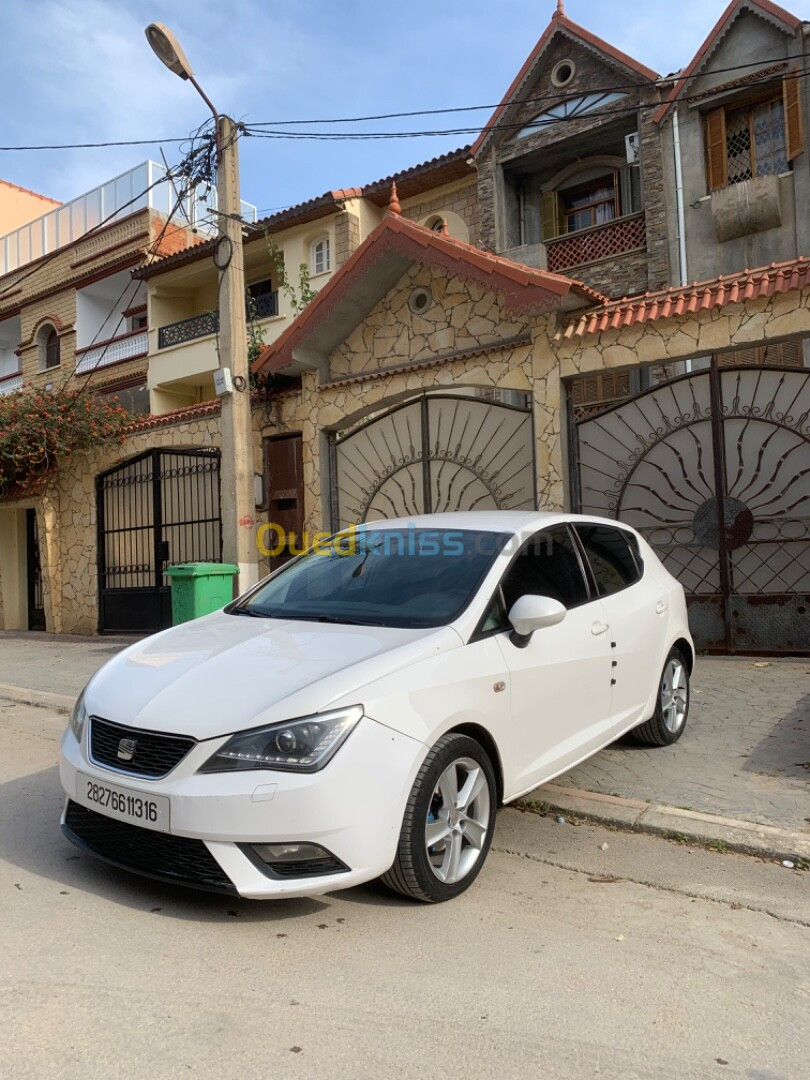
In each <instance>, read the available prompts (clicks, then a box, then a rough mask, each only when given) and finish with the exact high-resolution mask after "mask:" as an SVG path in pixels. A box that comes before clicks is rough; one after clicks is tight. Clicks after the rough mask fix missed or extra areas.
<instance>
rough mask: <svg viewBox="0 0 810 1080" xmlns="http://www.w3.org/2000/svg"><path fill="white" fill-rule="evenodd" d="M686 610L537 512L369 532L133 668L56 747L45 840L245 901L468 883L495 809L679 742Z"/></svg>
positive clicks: (645, 569) (159, 644)
mask: <svg viewBox="0 0 810 1080" xmlns="http://www.w3.org/2000/svg"><path fill="white" fill-rule="evenodd" d="M693 662H694V648H693V645H692V641H691V638H690V636H689V629H688V625H687V618H686V604H685V600H684V594H683V590H682V588H681V586H680V585H679V584H678V582H677V581H676V580H675V579H674V578H673V577H671V576H670V574H669V573H668V572H667V571H666V570H665V569H664V567H663V566H662V565H661V563H660V562H659V561H658V559H657V558H656V556H655V554H654V553H653V551H652V550H651V549H650V547H649V546H648V545H647V543H646V542H645V541H644V539H643V538H642V537H641V536H639V534H638V533H636V532H634V531H633V530H632V529H630V528H628V527H626V526H624V525H620V524H617V523H616V522H615V521H607V520H602V519H598V518H588V517H580V516H575V515H570V514H549V513H539V512H525V513H524V512H516V511H495V512H489V513H485V512H480V513H476V512H470V513H454V514H437V515H433V516H426V517H415V518H412V519H408V520H394V521H384V522H382V521H381V522H374V523H370V524H367V525H365V526H362V527H359V528H357V529H356V530H349V531H348V532H344V533H341V534H338V535H337V536H335V537H332V538H331V539H329V540H322V542H321V543H319V544H317V545H316V546H315V547H314V548H312V549H310V550H309V551H308V552H307V553H306V554H304V555H302V556H299V557H298V558H297V559H294V560H293V561H291V562H289V563H288V564H287V565H286V566H284V567H282V568H281V569H280V570H278V571H276V572H275V573H274V574H272V575H271V576H270V577H268V578H266V579H265V580H264V581H263V582H261V583H260V584H259V585H257V586H256V587H255V588H254V589H252V590H251V591H250V592H248V593H247V594H245V595H244V596H242V597H240V598H239V599H238V600H236V601H234V602H233V603H232V604H230V605H228V606H227V607H226V608H224V610H222V611H219V612H216V613H214V614H212V615H207V616H205V617H203V618H200V619H196V620H194V621H193V622H190V623H186V624H184V625H182V626H178V627H175V628H173V629H171V630H166V631H164V632H162V633H160V634H156V635H155V636H153V637H150V638H146V639H145V640H144V641H142V642H139V643H138V644H136V645H132V646H131V647H130V648H128V649H126V650H125V651H123V652H122V653H120V654H119V655H117V656H116V657H114V658H113V659H112V660H110V661H109V663H107V664H106V665H105V666H104V667H103V668H102V669H101V670H100V671H99V672H98V673H97V674H96V675H94V676H93V678H92V679H91V680H90V682H89V683H88V685H87V686H86V688H85V689H84V691H83V693H82V694H81V696H80V698H79V700H78V702H77V703H76V708H75V711H74V713H73V716H72V718H71V721H70V724H69V725H68V728H67V730H66V731H65V734H64V738H63V740H62V746H61V780H62V785H63V787H64V789H65V792H66V793H67V798H66V802H65V807H64V812H63V816H62V828H63V830H64V832H65V834H66V835H67V836H68V837H69V839H70V840H72V841H73V842H74V843H75V844H77V845H79V846H80V847H82V848H85V849H87V850H89V851H91V852H93V853H94V854H95V855H97V856H99V857H101V858H102V859H105V860H107V861H108V862H110V863H113V864H115V865H117V866H120V867H125V868H127V869H129V870H133V871H136V872H138V873H141V874H145V875H147V876H150V877H153V878H157V879H161V880H165V881H170V882H179V883H184V884H188V885H193V886H197V887H201V888H206V889H213V890H222V891H226V892H231V893H237V894H239V895H240V896H244V897H278V896H306V895H314V894H318V893H324V892H329V891H332V890H335V889H341V888H347V887H349V886H352V885H357V884H359V883H360V882H364V881H369V880H371V879H373V878H379V877H381V878H382V879H383V881H384V882H386V883H387V884H388V885H389V886H390V887H391V888H393V889H395V890H396V891H398V892H400V893H403V894H405V895H406V896H409V897H414V898H416V899H419V900H424V901H433V902H435V901H442V900H448V899H451V898H452V897H454V896H457V895H458V894H459V893H461V892H463V891H464V890H465V889H466V888H468V886H469V885H470V884H471V883H472V882H473V881H474V879H475V877H476V876H477V874H478V873H479V872H480V870H481V868H482V866H483V864H484V860H485V859H486V856H487V852H488V850H489V847H490V844H491V842H492V832H493V826H494V819H495V812H496V809H497V808H498V806H499V805H502V804H504V803H508V802H511V801H512V800H514V799H517V798H518V797H519V796H521V795H523V794H525V793H526V792H528V791H531V790H532V788H535V787H537V786H538V785H539V784H543V783H545V782H546V781H548V780H551V779H552V778H553V777H555V776H557V775H558V774H559V773H561V772H563V771H565V770H566V769H570V768H571V767H572V766H574V765H576V764H577V763H578V762H580V761H582V760H583V759H584V758H587V757H588V756H589V755H591V754H593V753H595V752H596V751H597V750H599V749H600V748H602V747H604V746H606V745H607V744H608V743H610V742H612V741H613V740H614V739H616V738H618V737H619V736H620V735H622V734H624V733H625V732H628V731H630V730H633V731H634V732H635V734H636V736H637V737H638V738H639V739H640V740H642V741H643V742H644V743H647V744H650V745H653V746H664V745H667V744H670V743H674V742H675V741H676V740H677V739H678V738H679V737H680V736H681V734H682V733H683V730H684V725H685V724H686V719H687V713H688V710H689V676H690V673H691V671H692V665H693Z"/></svg>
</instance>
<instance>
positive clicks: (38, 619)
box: [25, 510, 45, 630]
mask: <svg viewBox="0 0 810 1080" xmlns="http://www.w3.org/2000/svg"><path fill="white" fill-rule="evenodd" d="M25 538H26V567H27V575H28V629H29V630H44V629H45V597H44V593H43V590H42V563H41V561H40V554H39V526H38V524H37V512H36V510H26V511H25Z"/></svg>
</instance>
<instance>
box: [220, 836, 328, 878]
mask: <svg viewBox="0 0 810 1080" xmlns="http://www.w3.org/2000/svg"><path fill="white" fill-rule="evenodd" d="M239 846H240V847H241V848H242V850H243V851H244V852H245V854H246V855H247V856H248V858H250V859H251V861H252V862H253V863H254V865H256V866H258V867H259V869H260V870H262V871H263V872H264V873H265V874H267V875H268V877H282V878H302V877H320V876H321V875H323V874H341V873H343V872H344V871H346V870H348V869H349V868H348V866H346V864H345V863H342V862H341V861H340V859H338V858H336V857H335V856H334V855H333V854H332V852H331V851H327V850H326V848H323V847H321V845H320V844H309V843H302V844H293V843H289V844H250V845H248V844H240V845H239Z"/></svg>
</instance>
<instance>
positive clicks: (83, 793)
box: [76, 773, 171, 832]
mask: <svg viewBox="0 0 810 1080" xmlns="http://www.w3.org/2000/svg"><path fill="white" fill-rule="evenodd" d="M76 802H79V803H81V804H82V806H86V807H87V808H88V810H95V811H97V812H98V813H99V814H104V815H106V817H111V818H117V819H118V820H119V821H128V822H129V823H130V824H131V825H140V827H141V828H142V829H154V830H155V832H169V831H170V828H169V809H170V806H171V800H170V799H169V798H168V796H166V795H151V794H147V793H146V792H143V791H133V790H132V789H131V788H124V787H118V785H117V784H106V783H102V782H101V781H99V780H95V779H93V777H91V776H85V774H84V773H79V774H78V775H77V777H76Z"/></svg>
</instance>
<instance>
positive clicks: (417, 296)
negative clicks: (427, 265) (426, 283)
mask: <svg viewBox="0 0 810 1080" xmlns="http://www.w3.org/2000/svg"><path fill="white" fill-rule="evenodd" d="M432 299H433V297H432V296H431V295H430V290H429V289H414V290H413V292H412V293H411V295H410V299H409V300H408V307H409V308H410V309H411V311H412V312H413V313H414V315H421V314H422V312H423V311H427V309H428V308H429V307H430V303H431V300H432Z"/></svg>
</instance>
